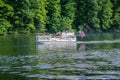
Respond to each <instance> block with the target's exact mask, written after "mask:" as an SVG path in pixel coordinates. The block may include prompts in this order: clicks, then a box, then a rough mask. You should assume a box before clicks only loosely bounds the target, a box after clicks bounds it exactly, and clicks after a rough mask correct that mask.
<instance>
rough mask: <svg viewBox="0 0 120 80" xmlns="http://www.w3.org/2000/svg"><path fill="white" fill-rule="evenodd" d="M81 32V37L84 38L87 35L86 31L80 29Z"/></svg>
mask: <svg viewBox="0 0 120 80" xmlns="http://www.w3.org/2000/svg"><path fill="white" fill-rule="evenodd" d="M79 34H80V37H82V38H83V37H85V33H84V31H83V30H80V31H79Z"/></svg>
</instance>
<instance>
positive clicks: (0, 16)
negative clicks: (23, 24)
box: [0, 0, 14, 34]
mask: <svg viewBox="0 0 120 80" xmlns="http://www.w3.org/2000/svg"><path fill="white" fill-rule="evenodd" d="M13 14H14V13H13V7H12V6H10V5H9V4H6V3H5V2H4V1H3V0H0V34H6V33H7V32H8V29H9V28H10V27H12V25H11V23H10V21H9V20H10V17H12V16H13Z"/></svg>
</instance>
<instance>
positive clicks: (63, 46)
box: [36, 42, 77, 53]
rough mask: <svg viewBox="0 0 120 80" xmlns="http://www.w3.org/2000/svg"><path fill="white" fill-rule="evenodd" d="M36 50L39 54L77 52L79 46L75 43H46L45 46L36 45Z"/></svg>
mask: <svg viewBox="0 0 120 80" xmlns="http://www.w3.org/2000/svg"><path fill="white" fill-rule="evenodd" d="M36 49H37V50H36V51H37V52H38V53H48V52H49V53H53V52H65V51H70V52H75V51H76V49H77V44H76V43H75V42H45V43H43V44H36Z"/></svg>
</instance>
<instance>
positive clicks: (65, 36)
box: [36, 33, 76, 43]
mask: <svg viewBox="0 0 120 80" xmlns="http://www.w3.org/2000/svg"><path fill="white" fill-rule="evenodd" d="M36 42H40V43H43V42H76V36H75V35H74V33H62V34H61V36H54V37H52V36H51V35H37V36H36Z"/></svg>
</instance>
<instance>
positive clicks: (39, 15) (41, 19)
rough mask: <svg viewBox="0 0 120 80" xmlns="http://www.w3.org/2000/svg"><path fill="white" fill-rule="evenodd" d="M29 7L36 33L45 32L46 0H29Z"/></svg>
mask: <svg viewBox="0 0 120 80" xmlns="http://www.w3.org/2000/svg"><path fill="white" fill-rule="evenodd" d="M30 2H31V6H30V10H31V11H32V13H34V17H33V20H34V26H35V28H36V31H37V32H45V30H46V29H45V26H46V17H47V16H46V14H47V10H46V6H47V1H46V0H30Z"/></svg>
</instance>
